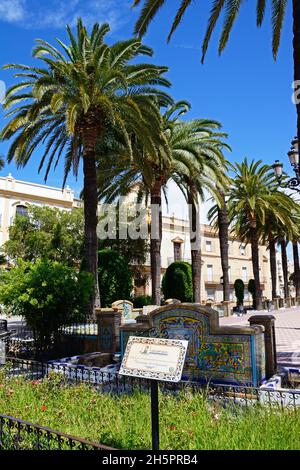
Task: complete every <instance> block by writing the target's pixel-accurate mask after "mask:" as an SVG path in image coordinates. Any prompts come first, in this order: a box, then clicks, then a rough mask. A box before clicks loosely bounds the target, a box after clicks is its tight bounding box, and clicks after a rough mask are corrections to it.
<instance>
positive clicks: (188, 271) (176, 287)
mask: <svg viewBox="0 0 300 470" xmlns="http://www.w3.org/2000/svg"><path fill="white" fill-rule="evenodd" d="M162 291H163V294H164V298H165V299H174V298H175V299H178V300H180V301H181V302H193V280H192V267H191V265H190V264H189V263H186V262H184V261H175V263H172V264H170V266H169V267H168V269H167V271H166V273H165V275H164V277H163V281H162Z"/></svg>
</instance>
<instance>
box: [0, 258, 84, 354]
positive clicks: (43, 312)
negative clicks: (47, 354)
mask: <svg viewBox="0 0 300 470" xmlns="http://www.w3.org/2000/svg"><path fill="white" fill-rule="evenodd" d="M92 286H93V279H92V276H91V275H90V274H88V273H85V272H81V273H79V274H78V273H77V271H76V270H75V269H74V268H70V267H68V266H65V265H64V264H61V263H59V262H57V261H50V260H38V261H37V262H36V263H30V262H25V261H22V260H21V261H19V262H18V265H17V266H16V267H15V268H13V269H11V270H10V271H9V272H6V273H3V274H2V275H1V279H0V303H1V304H3V306H4V309H5V312H6V313H8V314H13V315H21V316H23V317H25V319H26V322H27V325H28V326H29V327H30V328H32V330H33V331H34V334H35V339H36V340H37V343H38V344H39V345H40V346H41V347H42V349H45V348H46V347H47V346H50V344H51V341H52V340H53V339H54V338H55V335H56V333H57V331H58V329H59V327H60V326H62V325H63V324H66V323H68V322H71V321H76V320H79V319H80V318H83V315H84V310H85V307H86V305H87V302H88V299H89V297H90V294H91V289H92Z"/></svg>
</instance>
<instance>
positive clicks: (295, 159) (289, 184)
mask: <svg viewBox="0 0 300 470" xmlns="http://www.w3.org/2000/svg"><path fill="white" fill-rule="evenodd" d="M288 157H289V160H290V164H291V167H292V169H293V171H294V173H295V176H294V177H293V178H291V179H289V180H288V181H285V179H283V164H282V163H281V162H280V161H279V160H276V161H275V163H274V165H273V170H274V173H275V176H276V178H277V181H278V183H279V186H280V187H281V188H287V189H292V190H293V191H298V192H300V172H299V143H298V139H297V138H296V137H295V139H294V140H293V141H292V147H291V150H290V151H289V152H288Z"/></svg>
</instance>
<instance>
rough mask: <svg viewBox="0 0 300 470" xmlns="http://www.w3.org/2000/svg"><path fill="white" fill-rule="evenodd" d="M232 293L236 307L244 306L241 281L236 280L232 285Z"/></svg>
mask: <svg viewBox="0 0 300 470" xmlns="http://www.w3.org/2000/svg"><path fill="white" fill-rule="evenodd" d="M234 292H235V296H236V298H237V305H238V307H239V306H242V305H243V304H244V296H245V284H244V281H243V280H242V279H236V281H235V283H234Z"/></svg>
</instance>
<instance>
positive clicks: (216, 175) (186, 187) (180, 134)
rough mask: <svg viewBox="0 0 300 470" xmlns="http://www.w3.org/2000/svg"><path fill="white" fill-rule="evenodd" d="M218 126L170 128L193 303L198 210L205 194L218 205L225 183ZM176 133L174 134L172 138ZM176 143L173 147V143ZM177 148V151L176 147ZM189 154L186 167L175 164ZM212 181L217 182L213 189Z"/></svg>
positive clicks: (202, 122)
mask: <svg viewBox="0 0 300 470" xmlns="http://www.w3.org/2000/svg"><path fill="white" fill-rule="evenodd" d="M220 128H221V124H220V123H219V122H217V121H212V120H204V119H203V120H197V121H190V122H181V123H180V122H177V123H176V126H174V128H173V133H174V135H173V139H171V142H172V149H173V152H178V154H179V155H180V156H181V158H178V157H177V165H175V167H174V171H173V175H172V178H173V180H174V181H175V182H176V183H177V184H178V186H179V187H180V188H181V189H182V191H183V193H184V194H185V195H186V200H187V202H188V204H189V209H190V211H189V216H190V244H191V260H192V273H193V292H194V302H196V303H200V301H201V289H200V287H201V266H202V263H201V262H202V256H201V235H200V208H199V196H200V199H201V201H203V200H204V199H205V191H208V192H209V193H210V194H211V195H212V196H213V197H214V199H216V200H217V201H218V204H219V205H221V203H222V200H221V196H220V195H221V192H220V191H222V190H223V188H224V186H225V185H226V183H227V178H226V176H225V173H224V169H225V168H226V161H225V158H224V156H223V153H222V151H223V149H224V148H226V149H229V147H228V145H226V144H225V143H224V142H223V138H226V137H227V135H226V134H225V133H221V132H216V130H218V129H220ZM176 134H177V135H176ZM176 142H177V144H176ZM176 147H177V148H176ZM188 154H190V156H189V158H190V165H188V166H185V167H182V165H180V164H179V162H180V161H181V160H182V159H186V158H187V156H188ZM215 181H218V185H219V189H217V187H216V184H215Z"/></svg>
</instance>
